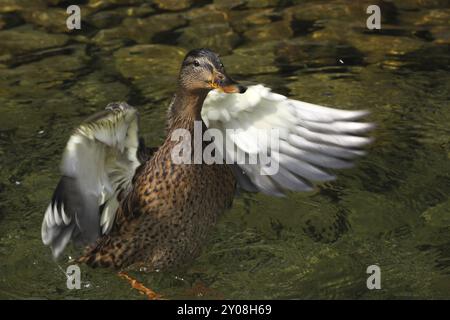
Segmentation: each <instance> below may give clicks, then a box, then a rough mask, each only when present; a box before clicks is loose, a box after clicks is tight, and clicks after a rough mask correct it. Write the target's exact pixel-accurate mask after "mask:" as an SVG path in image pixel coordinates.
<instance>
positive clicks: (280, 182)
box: [202, 85, 374, 196]
mask: <svg viewBox="0 0 450 320" xmlns="http://www.w3.org/2000/svg"><path fill="white" fill-rule="evenodd" d="M367 114H368V112H367V111H365V110H357V111H353V110H339V109H334V108H329V107H323V106H318V105H315V104H311V103H306V102H302V101H297V100H293V99H289V98H287V97H285V96H283V95H280V94H276V93H272V92H271V90H270V89H269V88H267V87H264V86H263V85H255V86H251V87H249V88H248V89H247V91H246V92H245V93H244V94H224V93H220V92H218V91H212V92H210V93H209V95H208V97H207V99H206V101H205V103H204V105H203V110H202V119H203V121H204V122H205V124H206V125H207V127H208V128H215V129H219V130H220V131H221V132H222V133H223V135H224V136H225V137H226V139H225V141H226V145H225V149H224V150H225V155H224V157H225V158H226V159H236V157H232V155H233V153H235V152H237V153H239V152H241V153H243V154H245V155H246V156H249V155H260V154H267V155H269V156H270V157H271V158H272V161H271V162H272V164H276V167H277V170H275V171H273V170H271V169H270V168H269V167H268V163H264V162H263V161H262V160H261V159H262V158H261V157H259V156H258V157H257V159H258V160H257V162H256V163H253V164H249V163H238V162H237V163H235V165H237V166H239V169H236V168H234V170H233V172H234V173H235V176H236V177H237V180H238V182H239V184H240V186H241V187H242V188H243V189H244V190H247V191H252V192H254V191H255V190H256V191H261V192H264V193H266V194H269V195H277V196H280V195H283V194H284V193H285V192H287V191H309V190H311V189H312V184H313V183H314V182H321V181H330V180H333V179H335V176H334V175H333V174H331V173H328V172H327V171H326V169H344V168H349V167H351V166H352V160H354V159H355V158H357V157H358V156H362V155H364V154H365V152H364V151H363V150H362V148H363V147H364V146H366V145H367V144H369V143H370V142H371V141H372V139H371V138H370V137H367V136H364V134H366V133H367V132H369V131H370V130H372V129H373V127H374V125H373V124H371V123H367V122H362V121H360V119H361V118H363V117H364V116H366V115H367ZM271 130H276V131H277V132H278V137H279V143H277V144H275V145H272V144H270V140H269V139H270V138H269V136H270V134H269V133H268V132H269V131H271ZM264 132H265V134H264ZM264 137H266V138H264ZM216 147H217V148H218V149H220V150H222V146H216Z"/></svg>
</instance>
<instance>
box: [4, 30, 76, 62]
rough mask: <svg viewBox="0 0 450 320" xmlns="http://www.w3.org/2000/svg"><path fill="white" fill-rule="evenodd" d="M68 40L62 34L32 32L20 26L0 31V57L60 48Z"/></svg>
mask: <svg viewBox="0 0 450 320" xmlns="http://www.w3.org/2000/svg"><path fill="white" fill-rule="evenodd" d="M68 40H69V38H68V36H66V35H63V34H49V33H46V32H43V31H38V30H34V29H33V28H31V27H30V26H21V27H17V28H13V29H8V30H3V31H0V43H1V46H0V55H5V54H11V55H20V54H24V53H28V52H33V51H37V50H42V49H47V48H53V47H60V46H63V45H65V44H66V43H67V42H68Z"/></svg>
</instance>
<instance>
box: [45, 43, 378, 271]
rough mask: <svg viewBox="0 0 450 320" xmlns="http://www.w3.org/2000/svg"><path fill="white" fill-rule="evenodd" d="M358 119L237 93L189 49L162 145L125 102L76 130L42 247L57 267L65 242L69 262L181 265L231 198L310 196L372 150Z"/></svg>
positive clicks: (204, 53) (267, 94)
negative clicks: (71, 248)
mask: <svg viewBox="0 0 450 320" xmlns="http://www.w3.org/2000/svg"><path fill="white" fill-rule="evenodd" d="M367 115H368V111H366V110H341V109H336V108H331V107H325V106H319V105H315V104H312V103H307V102H302V101H299V100H294V99H290V98H288V97H286V96H284V95H281V94H277V93H274V92H272V91H271V89H270V88H268V87H266V86H265V85H263V84H256V85H251V86H244V85H243V84H241V83H240V82H237V81H235V80H234V79H233V78H231V76H229V75H228V74H227V72H226V71H225V68H224V65H223V63H222V62H221V59H220V57H219V55H218V54H216V53H215V52H213V51H212V50H209V49H206V48H201V49H194V50H191V51H190V52H188V53H187V55H186V56H185V57H184V59H183V61H182V63H181V68H180V72H179V76H178V82H177V89H176V92H175V94H174V95H173V98H172V100H171V102H170V104H169V107H168V112H167V129H166V138H165V139H164V142H163V143H162V144H161V145H160V146H159V147H157V148H149V147H146V146H145V143H144V141H143V139H141V138H140V137H139V125H140V124H139V115H138V111H137V109H136V108H135V107H132V106H130V105H128V104H127V103H126V102H114V103H110V104H108V106H107V107H106V109H105V110H103V111H101V112H99V113H97V114H95V115H93V116H92V117H90V118H88V119H87V120H85V121H84V122H83V123H82V124H81V125H80V126H78V127H77V128H76V129H75V130H74V131H73V133H72V135H71V136H70V138H69V140H68V142H67V144H66V147H65V149H64V152H63V156H62V161H61V168H60V170H61V178H60V180H59V183H58V184H57V186H56V189H55V191H54V193H53V196H52V198H51V201H50V204H49V205H48V207H47V209H46V211H45V214H44V218H43V222H42V227H41V236H42V241H43V243H44V245H46V246H49V247H50V249H51V252H52V255H53V257H54V258H55V259H58V258H59V257H60V256H61V255H62V253H63V251H64V249H65V248H66V247H67V245H68V244H69V243H73V244H74V245H75V246H78V247H80V246H81V247H84V248H85V251H84V253H83V254H82V255H81V256H80V257H79V258H78V259H77V260H76V261H77V262H78V263H85V264H87V265H88V266H91V267H94V268H95V267H105V268H108V267H109V268H113V269H118V270H125V269H128V268H135V267H142V266H145V268H146V270H150V271H160V270H170V269H173V268H177V267H180V266H183V265H186V264H188V263H189V262H190V261H191V260H193V259H195V258H196V257H197V256H198V255H199V254H200V252H201V249H202V247H203V246H204V245H205V243H207V241H208V235H209V234H210V232H211V231H212V230H213V229H214V226H215V225H216V223H217V221H218V219H219V218H220V216H221V215H222V214H224V212H225V211H227V210H228V209H229V208H231V207H232V204H233V200H234V199H235V197H236V195H237V194H239V193H243V192H249V193H255V192H260V193H264V194H266V195H269V196H278V197H279V196H285V195H287V194H289V193H291V192H308V191H313V190H314V188H315V187H316V186H317V185H318V184H320V183H323V182H326V181H331V180H333V179H335V177H336V176H335V174H334V173H333V170H336V169H344V168H349V167H351V166H352V165H353V163H354V160H355V159H356V158H358V157H360V156H362V155H364V154H365V150H364V147H365V146H366V145H368V144H369V143H370V142H371V141H372V138H371V137H369V136H368V135H367V133H368V132H369V131H370V130H371V129H372V128H373V124H372V123H370V122H364V121H363V120H362V119H363V118H364V117H366V116H367ZM143 125H145V124H143ZM208 131H210V133H209V136H208V135H207V132H208ZM261 133H267V135H264V134H261ZM269 133H270V134H272V133H273V135H272V136H271V135H270V134H269ZM199 136H200V137H205V136H206V139H202V140H198V139H196V137H197V138H198V137H199ZM261 136H264V137H263V138H261ZM274 136H276V138H274ZM208 137H209V138H208ZM224 142H226V143H224ZM272 142H273V143H272ZM192 144H195V145H196V146H197V147H198V146H199V150H200V151H199V152H192V150H193V149H194V148H192ZM184 151H186V152H184ZM188 151H189V152H188ZM207 151H208V152H207ZM183 152H184V154H183V156H180V154H181V153H183ZM196 153H197V154H196ZM202 153H203V155H204V154H209V155H210V156H211V157H210V158H212V159H213V160H214V161H211V159H209V160H208V161H206V160H207V159H206V158H205V159H202V156H201V155H202ZM186 154H187V155H186ZM198 154H200V157H198ZM236 155H237V156H236ZM239 155H240V157H239ZM180 158H181V160H184V161H180ZM267 158H270V161H268V160H267ZM220 160H223V161H220Z"/></svg>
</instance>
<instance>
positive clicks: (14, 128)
mask: <svg viewBox="0 0 450 320" xmlns="http://www.w3.org/2000/svg"><path fill="white" fill-rule="evenodd" d="M144 2H145V1H138V0H136V1H106V0H92V1H84V2H83V4H82V5H81V12H82V29H81V30H80V31H72V32H68V31H67V30H66V26H65V19H66V16H67V15H66V14H65V8H66V6H67V3H66V1H58V0H52V1H48V4H46V2H45V1H33V2H31V1H30V2H26V1H20V0H2V1H1V2H0V110H1V116H0V167H1V170H0V298H6V299H12V298H19V299H30V298H33V299H36V298H38V299H40V298H43V299H88V298H99V299H106V298H112V299H118V298H125V299H143V298H144V296H142V295H140V294H139V293H138V292H137V291H135V290H131V289H130V287H129V286H128V284H127V283H126V282H125V281H124V280H122V279H120V278H119V277H118V276H117V275H116V273H115V272H112V271H110V270H97V269H96V270H92V269H89V268H87V267H85V266H83V267H82V281H83V282H82V289H81V290H68V289H67V288H66V278H65V275H64V272H63V271H64V270H65V268H66V267H67V266H68V263H67V259H68V258H67V256H66V257H64V258H63V259H62V260H61V261H59V262H58V263H55V262H54V261H53V260H52V259H51V256H50V252H49V250H48V248H46V247H44V246H43V245H42V243H41V240H40V224H41V220H42V217H43V212H44V211H45V208H46V206H47V204H48V201H49V199H50V197H51V193H52V191H53V188H54V186H55V184H56V182H57V179H58V164H59V161H60V158H61V152H62V150H63V148H64V145H65V142H66V141H67V138H68V137H69V135H70V132H71V130H72V128H74V127H75V126H76V125H77V124H78V123H80V122H81V121H82V120H83V119H84V118H86V117H87V116H89V115H90V114H92V113H93V112H95V111H97V110H100V109H102V108H103V107H104V106H105V105H106V104H107V103H108V102H110V101H114V100H126V101H128V102H129V103H130V104H132V105H135V106H137V107H138V108H139V110H140V114H141V130H142V134H143V136H144V137H145V139H146V142H147V144H149V145H158V144H159V143H161V141H162V138H163V137H164V121H165V110H166V108H167V105H168V102H169V99H170V97H171V94H172V93H173V90H174V87H175V78H176V74H177V71H178V68H179V64H180V61H181V59H182V57H183V55H184V54H185V53H186V51H187V50H188V49H191V48H193V47H200V46H209V47H211V48H213V49H214V50H216V51H218V52H220V53H221V55H222V56H223V61H224V64H225V66H226V67H227V69H228V71H229V73H230V74H232V75H234V76H235V77H236V78H238V79H241V80H246V81H252V82H261V83H265V84H267V85H268V86H270V87H272V88H274V90H275V91H277V92H280V93H283V94H288V95H289V96H290V97H292V98H296V99H301V100H304V101H308V102H312V103H317V104H323V105H329V106H336V107H341V108H346V109H369V110H371V111H372V114H371V116H370V120H371V121H374V122H376V123H377V125H378V127H377V129H376V131H375V132H374V137H375V138H376V140H375V143H373V144H372V145H371V146H370V147H369V148H368V150H367V151H368V156H367V157H365V158H363V159H361V160H360V161H359V162H358V164H357V166H356V167H355V168H354V169H351V170H346V171H342V172H340V173H339V174H338V177H339V179H338V180H336V181H334V182H332V183H327V184H325V185H322V186H320V187H319V188H317V190H316V191H315V192H313V193H312V194H291V195H289V196H288V197H287V198H284V199H278V198H271V197H267V196H263V195H244V196H243V197H241V198H238V199H236V201H235V203H234V206H233V209H232V210H231V211H230V212H228V213H227V214H226V215H225V216H224V217H223V218H222V219H221V220H220V222H219V224H218V226H217V228H216V229H215V230H213V231H212V232H211V238H210V240H209V241H208V243H207V244H206V245H205V248H204V250H203V253H202V255H201V256H200V257H199V258H198V259H196V260H195V261H194V262H193V263H192V264H190V265H188V266H186V267H185V268H184V269H182V270H177V271H175V272H171V273H152V274H148V273H144V272H132V273H131V274H132V275H133V276H134V277H136V278H137V279H138V280H140V281H141V282H143V283H144V284H145V285H147V286H149V287H151V288H152V289H154V290H156V291H157V292H159V293H161V294H163V295H164V296H165V297H166V298H169V299H176V298H189V299H203V298H218V299H245V298H261V299H272V298H275V299H280V298H287V299H298V298H306V299H311V298H326V299H330V298H345V299H348V298H357V299H383V298H394V299H400V298H414V299H415V298H425V299H432V298H444V299H448V298H450V232H449V231H450V200H449V195H450V161H449V160H450V129H449V125H448V123H449V122H450V112H449V110H448V108H449V100H450V73H449V70H450V68H449V65H450V50H449V44H450V38H449V36H450V25H449V21H450V8H449V7H448V3H447V1H439V0H426V1H423V0H398V1H392V2H388V1H384V2H382V1H358V2H357V1H354V2H350V1H326V2H325V1H323V2H322V1H306V0H305V1H283V0H273V1H251V0H233V1H229V2H222V1H221V2H219V1H216V2H215V4H214V3H212V1H196V2H195V3H192V2H193V1H189V0H186V1H178V2H173V1H167V2H161V1H155V3H154V4H152V5H149V4H144ZM375 2H376V3H378V4H379V5H380V7H381V12H382V30H380V31H369V30H367V29H366V28H365V22H366V18H367V16H368V15H367V14H366V13H365V8H366V7H367V5H368V4H373V3H375ZM161 3H162V4H161ZM173 6H175V7H173ZM174 9H176V10H174ZM77 253H79V252H77V251H76V250H73V249H72V250H69V251H68V252H67V254H68V255H71V256H76V255H77ZM373 264H377V265H379V266H380V268H381V286H382V289H381V290H368V289H367V287H366V279H367V277H368V276H369V275H368V274H366V268H367V267H368V266H369V265H373Z"/></svg>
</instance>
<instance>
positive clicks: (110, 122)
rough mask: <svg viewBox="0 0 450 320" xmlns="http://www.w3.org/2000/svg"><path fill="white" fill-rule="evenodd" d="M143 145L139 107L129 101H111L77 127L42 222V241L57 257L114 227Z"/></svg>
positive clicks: (87, 242)
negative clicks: (120, 200)
mask: <svg viewBox="0 0 450 320" xmlns="http://www.w3.org/2000/svg"><path fill="white" fill-rule="evenodd" d="M138 148H139V139H138V116H137V111H136V109H135V108H133V107H131V106H129V105H127V104H126V103H113V104H109V105H108V106H107V108H106V110H105V111H103V112H101V113H98V114H96V115H94V116H93V117H91V118H90V119H88V120H86V121H85V122H84V123H83V124H81V125H80V126H79V127H78V128H77V129H76V130H75V131H74V133H73V134H72V136H71V137H70V138H69V140H68V142H67V145H66V148H65V150H64V154H63V158H62V162H61V173H62V177H61V180H60V182H59V183H58V186H57V188H56V190H55V192H54V194H53V197H52V201H51V203H50V204H49V206H48V207H47V210H46V212H45V215H44V219H43V222H42V229H41V233H42V241H43V243H44V244H45V245H49V246H50V247H51V249H52V253H53V256H54V257H55V258H56V257H58V256H59V255H60V254H61V253H62V252H63V250H64V248H65V247H66V245H67V244H68V243H69V241H70V240H73V241H74V242H75V243H76V244H82V245H86V244H90V243H93V242H94V241H95V240H96V239H97V238H98V237H99V236H100V235H101V234H102V233H103V234H105V233H108V232H109V231H110V230H111V228H112V225H113V222H114V219H115V213H116V211H117V208H118V206H119V202H118V200H117V197H118V195H119V194H124V193H127V192H128V191H129V189H130V187H131V181H132V178H133V176H134V173H135V171H136V168H137V167H138V166H139V165H140V161H139V160H138V158H137V152H138ZM100 208H102V210H101V209H100Z"/></svg>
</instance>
